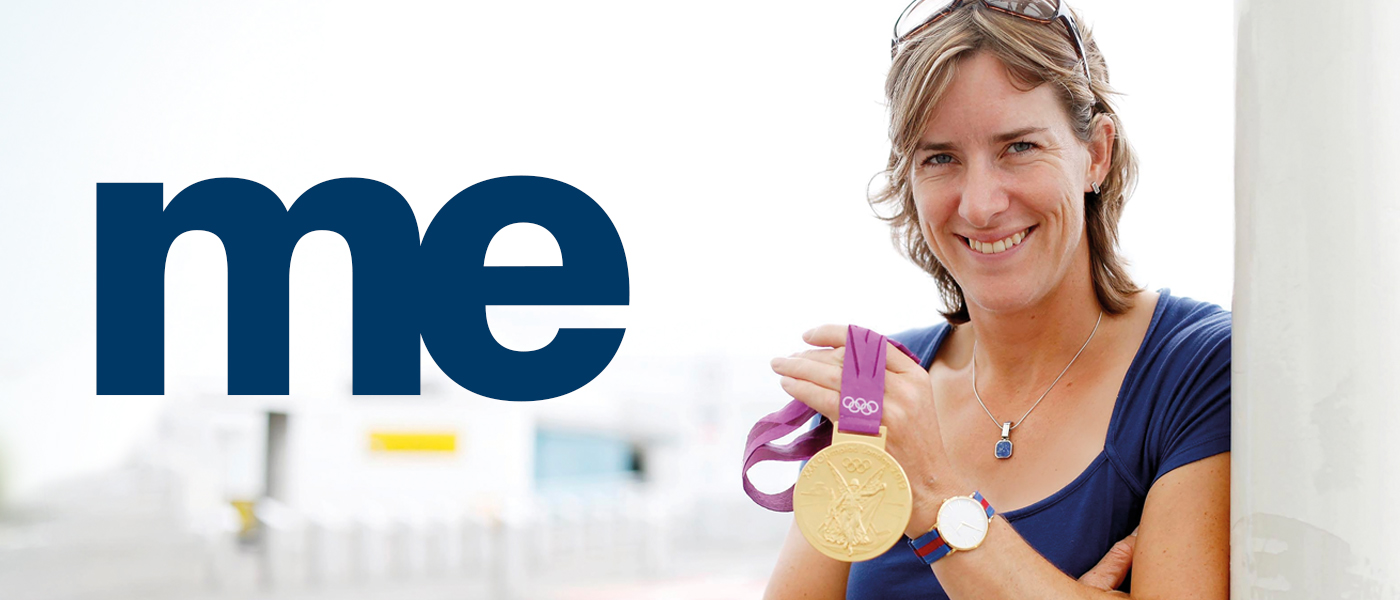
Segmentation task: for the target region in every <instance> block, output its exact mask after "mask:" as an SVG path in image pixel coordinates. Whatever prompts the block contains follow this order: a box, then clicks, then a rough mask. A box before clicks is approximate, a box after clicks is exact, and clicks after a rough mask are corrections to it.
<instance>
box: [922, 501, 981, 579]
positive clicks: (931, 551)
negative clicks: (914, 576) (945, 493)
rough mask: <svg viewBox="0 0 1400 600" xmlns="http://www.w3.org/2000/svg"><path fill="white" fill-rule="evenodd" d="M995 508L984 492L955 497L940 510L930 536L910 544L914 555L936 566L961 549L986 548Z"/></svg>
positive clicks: (924, 536) (929, 533) (924, 535)
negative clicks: (988, 530) (984, 544)
mask: <svg viewBox="0 0 1400 600" xmlns="http://www.w3.org/2000/svg"><path fill="white" fill-rule="evenodd" d="M994 514H996V511H994V510H992V505H990V504H987V499H986V498H983V497H982V493H981V492H973V493H972V495H971V496H953V497H952V498H949V499H947V500H944V501H943V505H942V506H939V507H938V518H937V519H936V520H935V521H934V525H933V529H930V530H929V532H928V533H925V534H923V535H921V536H919V537H918V538H917V539H911V540H908V541H909V547H910V548H913V549H914V555H915V556H918V557H919V560H922V561H924V563H925V564H930V565H931V564H933V563H934V561H937V560H938V559H940V558H943V557H945V556H948V555H949V554H952V553H954V552H957V551H958V550H962V551H964V552H966V551H968V550H972V549H974V548H976V547H978V546H981V545H982V540H985V539H987V529H988V527H990V526H991V523H992V515H994Z"/></svg>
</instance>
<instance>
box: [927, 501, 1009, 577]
mask: <svg viewBox="0 0 1400 600" xmlns="http://www.w3.org/2000/svg"><path fill="white" fill-rule="evenodd" d="M972 499H973V500H976V501H978V502H981V503H982V508H983V509H984V510H986V511H987V518H988V519H991V518H992V515H994V514H996V511H995V510H992V505H990V504H988V503H987V499H986V498H983V497H982V492H972ZM906 541H908V542H909V547H910V548H913V549H914V556H917V557H919V560H922V561H924V564H929V565H931V564H933V563H934V562H935V561H937V560H938V559H940V558H943V557H945V556H948V555H949V554H952V553H953V548H952V547H951V546H949V545H948V543H947V542H945V541H943V537H942V536H940V535H938V528H937V527H934V528H933V529H931V530H929V532H928V533H925V534H923V535H921V536H919V537H918V538H915V539H908V540H906Z"/></svg>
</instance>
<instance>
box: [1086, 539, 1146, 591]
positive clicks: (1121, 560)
mask: <svg viewBox="0 0 1400 600" xmlns="http://www.w3.org/2000/svg"><path fill="white" fill-rule="evenodd" d="M1136 546H1137V530H1133V532H1132V533H1131V534H1129V535H1128V537H1125V538H1123V539H1122V540H1120V541H1119V542H1118V543H1117V544H1114V545H1113V547H1112V548H1110V549H1109V550H1108V554H1105V555H1104V557H1103V559H1102V560H1100V561H1099V564H1097V565H1094V568H1092V569H1089V572H1088V573H1085V574H1084V576H1083V577H1080V578H1079V583H1082V584H1084V585H1087V586H1089V587H1092V588H1095V589H1100V590H1103V591H1106V592H1107V591H1112V590H1115V589H1117V588H1118V586H1120V585H1122V584H1123V579H1124V578H1126V577H1127V576H1128V569H1129V568H1131V567H1132V566H1133V548H1134V547H1136Z"/></svg>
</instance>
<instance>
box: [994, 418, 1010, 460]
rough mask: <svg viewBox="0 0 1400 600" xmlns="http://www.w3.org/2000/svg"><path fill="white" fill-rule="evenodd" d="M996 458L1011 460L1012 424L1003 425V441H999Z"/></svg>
mask: <svg viewBox="0 0 1400 600" xmlns="http://www.w3.org/2000/svg"><path fill="white" fill-rule="evenodd" d="M996 457H997V458H1001V459H1007V458H1011V423H1010V422H1007V423H1002V424H1001V439H1000V440H998V441H997V447H996Z"/></svg>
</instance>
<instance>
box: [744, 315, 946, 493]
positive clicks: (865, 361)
mask: <svg viewBox="0 0 1400 600" xmlns="http://www.w3.org/2000/svg"><path fill="white" fill-rule="evenodd" d="M886 341H888V342H889V343H891V344H894V347H896V348H899V350H900V351H901V352H903V353H904V354H906V355H908V356H909V358H911V359H914V361H916V362H917V361H918V360H919V357H918V356H915V355H914V353H913V352H911V351H909V349H908V348H906V347H904V344H901V343H899V342H896V341H894V340H891V339H889V338H886V337H885V336H883V335H880V334H878V333H875V332H874V331H871V330H869V329H866V328H864V327H859V326H856V325H851V326H849V327H847V328H846V357H845V359H844V361H843V362H842V366H841V394H840V398H841V401H840V405H841V409H840V410H841V412H840V416H839V418H838V421H839V422H840V424H841V431H842V432H853V433H863V434H868V435H878V434H879V433H880V415H881V413H882V412H883V411H884V402H885V342H886ZM816 414H817V411H816V410H815V409H812V408H811V407H808V406H807V405H806V404H803V403H802V401H800V400H793V401H792V402H789V403H788V404H787V406H784V407H783V408H782V409H780V410H778V411H777V412H775V413H772V414H769V415H767V416H765V417H763V418H762V419H759V420H758V422H757V423H755V424H754V426H753V429H750V430H749V439H748V442H747V443H745V444H744V471H743V475H744V492H745V493H747V494H748V495H749V497H750V498H753V501H754V502H756V503H758V505H759V506H762V507H764V508H766V509H768V510H772V511H776V512H792V490H793V487H796V485H793V486H790V487H788V489H786V490H783V491H781V492H778V493H776V494H765V493H763V492H761V491H759V490H758V488H756V487H754V485H753V483H751V482H750V481H749V469H750V468H751V467H753V466H754V465H756V464H758V463H761V462H764V461H768V460H776V461H782V462H795V461H802V460H807V459H809V458H812V456H813V455H814V454H816V453H817V452H819V451H820V450H821V449H822V448H825V447H827V446H830V445H831V421H828V420H827V419H825V418H823V419H822V420H821V422H820V423H819V424H818V425H817V427H816V428H814V429H812V430H811V431H807V432H805V433H803V434H802V435H799V436H797V438H796V439H794V440H793V441H792V442H790V443H787V444H775V443H773V440H776V439H778V438H781V437H783V436H785V435H788V434H790V433H792V432H793V431H796V430H797V428H798V427H801V426H802V425H803V424H805V423H807V422H808V421H810V420H811V419H812V417H813V416H816Z"/></svg>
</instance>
